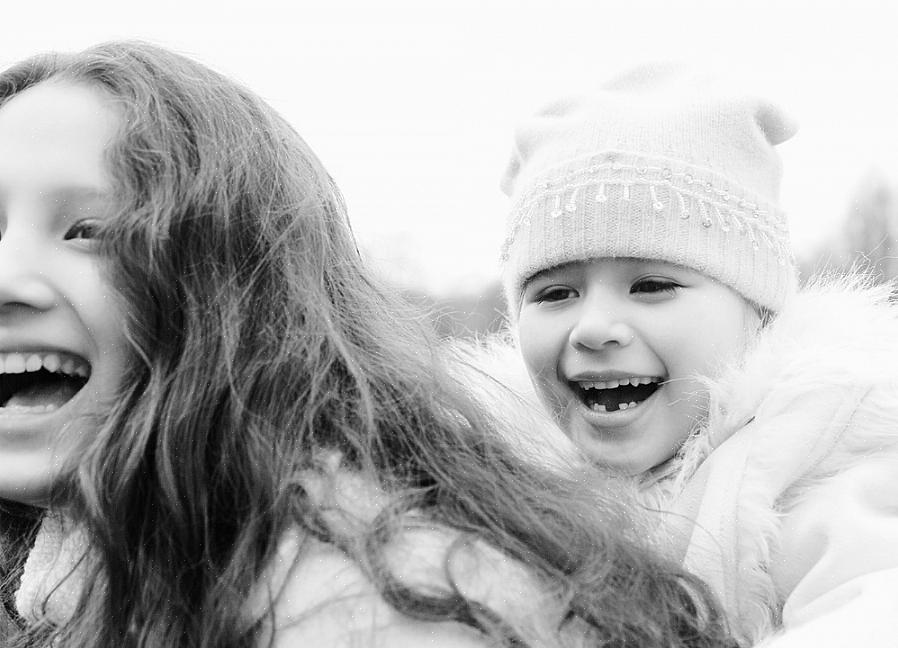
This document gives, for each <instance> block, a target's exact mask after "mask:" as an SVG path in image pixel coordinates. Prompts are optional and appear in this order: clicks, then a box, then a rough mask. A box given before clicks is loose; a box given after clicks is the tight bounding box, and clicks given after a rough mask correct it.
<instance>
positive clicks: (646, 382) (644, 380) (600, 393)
mask: <svg viewBox="0 0 898 648" xmlns="http://www.w3.org/2000/svg"><path fill="white" fill-rule="evenodd" d="M660 383H661V378H659V377H657V376H631V377H628V378H621V379H619V380H606V381H576V382H571V383H570V385H571V387H572V389H573V390H574V393H576V394H577V396H578V397H579V398H580V400H581V401H582V402H583V404H584V405H586V406H587V407H588V408H589V409H591V410H592V411H594V412H617V411H618V410H625V409H630V408H632V407H636V406H637V405H639V404H640V403H642V402H643V401H644V400H646V399H648V398H649V397H650V396H651V395H652V394H654V393H655V392H656V391H658V388H659V387H660Z"/></svg>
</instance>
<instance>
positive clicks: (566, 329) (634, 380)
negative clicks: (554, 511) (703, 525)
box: [518, 259, 759, 474]
mask: <svg viewBox="0 0 898 648" xmlns="http://www.w3.org/2000/svg"><path fill="white" fill-rule="evenodd" d="M758 324H759V320H758V316H757V315H756V314H755V313H754V310H753V309H752V308H751V307H750V306H749V304H748V303H747V302H745V301H744V300H743V299H742V298H741V297H739V296H738V295H737V294H736V293H735V292H734V291H732V290H731V289H730V288H728V287H726V286H724V285H723V284H721V283H718V282H717V281H714V280H713V279H710V278H708V277H706V276H704V275H702V274H700V273H698V272H696V271H694V270H689V269H687V268H683V267H680V266H675V265H672V264H669V263H664V262H659V261H647V260H640V259H599V260H595V261H590V262H586V263H572V264H568V265H564V266H561V267H558V268H554V269H551V270H548V271H546V272H543V273H540V274H538V275H536V276H535V277H534V278H533V279H531V280H530V281H529V282H528V283H527V285H526V286H525V288H524V296H523V302H522V306H521V312H520V318H519V322H518V327H519V330H518V333H519V336H520V342H521V347H522V350H523V354H524V360H525V362H526V364H527V367H528V370H529V371H530V375H531V377H532V378H533V382H534V384H535V385H536V388H537V391H538V392H539V394H540V398H541V399H542V400H543V402H544V404H545V405H547V406H548V407H549V408H550V410H551V411H552V412H553V414H554V415H555V416H556V418H557V420H558V422H559V424H560V425H561V427H562V429H563V430H564V431H565V433H566V434H568V436H570V437H571V438H572V439H573V440H574V442H575V443H577V444H578V445H579V446H580V448H581V449H583V450H584V451H585V452H586V453H587V454H588V455H589V456H590V457H591V458H592V459H593V460H595V461H596V462H597V463H599V464H602V465H605V466H609V467H612V468H615V469H618V470H621V471H623V472H625V473H627V474H638V473H641V472H643V471H646V470H648V469H650V468H652V467H654V466H657V465H658V464H660V463H662V462H664V461H666V460H667V459H669V458H670V457H672V456H673V455H674V453H675V452H676V451H677V449H678V448H679V447H680V445H681V444H682V443H683V441H684V440H685V439H686V438H687V436H688V435H689V433H690V432H691V431H692V429H693V426H694V424H695V422H696V421H697V420H698V419H700V418H701V417H702V416H703V415H704V414H705V413H706V412H707V395H706V393H705V390H703V388H702V385H701V383H700V382H699V381H698V380H696V377H697V376H699V375H705V376H714V375H715V373H717V372H718V370H719V368H720V366H721V365H722V364H723V363H725V362H727V361H728V360H731V359H733V358H734V357H735V356H737V355H738V354H739V353H741V352H742V351H743V350H744V349H745V347H746V344H747V340H748V336H749V335H751V331H754V330H756V329H757V326H758Z"/></svg>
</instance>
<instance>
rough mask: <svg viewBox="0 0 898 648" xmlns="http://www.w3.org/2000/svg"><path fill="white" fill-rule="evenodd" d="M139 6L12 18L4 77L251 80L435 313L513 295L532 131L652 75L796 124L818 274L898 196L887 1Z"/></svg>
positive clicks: (46, 9) (790, 154) (800, 180)
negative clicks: (835, 245)
mask: <svg viewBox="0 0 898 648" xmlns="http://www.w3.org/2000/svg"><path fill="white" fill-rule="evenodd" d="M129 4H133V5H134V6H135V7H136V6H137V3H128V2H125V1H124V0H117V1H113V0H81V1H71V0H53V1H51V2H47V1H45V2H32V3H29V2H27V1H26V0H20V2H18V3H17V4H16V5H13V4H12V3H10V2H5V3H4V7H3V13H4V14H5V17H4V18H3V22H4V23H5V24H4V29H3V38H2V45H0V65H2V66H3V67H5V66H6V65H8V64H10V63H12V62H14V61H16V60H18V59H21V58H24V57H26V56H29V55H31V54H33V53H37V52H39V51H44V50H50V49H61V50H72V49H80V48H83V47H86V46H88V45H91V44H93V43H95V42H98V41H102V40H109V39H114V38H139V39H144V40H149V41H152V42H155V43H158V44H160V45H164V46H168V47H171V48H173V49H175V50H177V51H180V52H182V53H184V54H187V55H190V56H192V57H194V58H197V59H199V60H200V61H202V62H204V63H206V64H208V65H210V66H212V67H214V68H216V69H218V70H220V71H222V72H224V73H226V74H228V75H230V76H232V77H234V78H236V79H238V80H239V81H241V82H243V83H245V84H246V85H248V86H249V87H250V88H252V89H253V90H255V91H256V92H258V93H259V94H260V95H261V96H263V97H264V98H265V99H267V100H268V101H269V102H270V103H271V104H272V105H274V106H275V107H276V108H277V109H278V110H279V111H280V112H281V113H282V114H284V115H285V116H286V117H287V118H288V120H289V121H290V122H291V123H293V125H294V126H295V127H296V129H297V130H298V131H299V132H300V134H302V135H303V137H304V138H305V139H306V140H307V141H308V142H309V143H310V144H311V146H312V147H313V148H314V149H315V151H316V152H317V153H318V155H319V156H320V157H321V158H322V160H323V162H324V163H325V166H327V167H328V169H329V170H330V171H331V173H332V175H333V176H334V177H335V178H336V180H337V183H338V184H339V185H340V187H341V189H342V191H343V193H344V195H345V197H346V200H347V203H348V205H349V210H350V218H351V220H352V223H353V227H354V230H355V232H356V235H357V237H358V239H359V243H360V245H361V247H362V249H363V252H364V253H365V254H366V256H367V257H368V258H369V259H370V260H371V261H372V262H373V263H375V264H376V265H378V266H379V267H380V268H381V269H382V270H384V271H386V272H387V273H389V275H390V276H391V277H392V278H393V279H395V280H397V281H399V282H400V283H402V284H404V285H406V286H409V287H416V288H422V289H426V290H430V291H432V292H435V293H447V292H450V291H473V290H476V289H477V287H479V286H481V285H483V284H484V283H485V282H487V281H489V280H491V279H493V278H495V277H496V276H497V275H498V265H497V257H498V248H499V245H500V242H501V240H502V236H503V226H504V219H505V212H506V198H505V196H504V195H503V194H502V193H501V192H500V191H499V188H498V182H499V178H500V176H501V174H502V171H503V169H504V165H505V163H506V161H507V157H508V155H509V154H510V151H511V144H512V134H513V128H514V124H515V123H516V122H517V121H519V120H521V119H523V118H525V117H527V116H529V115H530V114H531V113H533V112H534V111H535V110H536V109H538V108H539V107H540V105H541V104H543V103H545V102H546V101H548V100H551V99H553V98H555V97H556V96H560V95H563V94H569V93H574V92H577V91H579V90H583V89H588V88H590V87H595V86H596V85H597V84H598V83H600V82H601V81H602V80H604V79H606V78H608V77H609V76H612V75H613V74H615V73H617V72H619V71H621V70H623V69H625V68H627V67H630V66H632V65H634V64H638V63H641V62H646V61H653V60H676V61H705V62H712V63H714V64H715V66H716V67H718V68H723V69H732V70H734V71H738V74H740V75H741V76H743V77H749V78H753V79H755V80H756V81H757V82H758V83H760V84H761V85H762V86H763V87H765V88H768V89H769V91H770V94H771V96H773V97H774V98H776V99H778V100H779V101H780V103H782V104H784V105H785V106H786V107H787V108H788V109H789V110H790V111H791V112H792V113H793V114H794V115H795V116H796V117H797V118H798V120H799V121H800V123H801V130H800V132H799V134H798V135H797V136H796V137H795V138H794V139H793V140H791V141H790V142H787V143H786V144H785V145H783V146H782V147H781V151H782V154H783V159H784V165H785V179H784V183H783V206H784V207H785V209H786V210H787V212H788V213H789V214H790V216H791V221H792V230H793V239H794V242H795V245H796V250H797V252H798V253H799V254H800V255H802V254H808V253H809V252H810V251H811V250H812V249H814V248H815V247H818V246H820V245H821V244H822V243H823V242H824V241H825V240H826V238H827V237H829V236H833V235H834V233H835V232H836V231H837V228H838V223H839V221H840V219H842V218H843V217H844V216H845V215H846V213H848V210H849V208H850V198H851V194H852V191H853V190H854V189H855V188H856V186H857V184H858V181H859V179H860V177H861V176H862V175H863V174H864V173H866V172H868V171H869V170H870V169H871V168H880V169H882V171H883V172H884V173H885V174H886V175H888V176H890V177H893V178H895V179H896V180H898V37H896V31H898V30H896V26H898V8H896V9H893V8H892V7H891V6H890V5H892V4H894V3H892V2H891V1H889V0H881V1H878V2H877V1H874V0H842V1H840V2H834V1H833V0H816V1H814V0H779V1H776V0H756V1H751V0H743V1H741V2H737V1H733V0H704V1H702V0H616V1H614V2H608V1H600V0H593V1H591V2H588V1H585V0H581V1H575V0H451V1H450V0H446V1H436V0H381V1H375V0H370V1H365V0H320V1H303V0H294V1H293V2H287V1H285V2H274V1H272V0H258V1H256V2H245V3H238V2H233V1H231V0H219V1H217V2H212V1H203V2H188V1H184V0H182V1H181V2H175V1H172V0H159V1H156V2H142V3H140V8H132V7H129V6H128V5H129ZM54 5H57V6H54Z"/></svg>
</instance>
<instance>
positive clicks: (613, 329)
mask: <svg viewBox="0 0 898 648" xmlns="http://www.w3.org/2000/svg"><path fill="white" fill-rule="evenodd" d="M635 338H636V332H635V331H634V330H633V327H632V326H630V324H628V323H627V322H626V321H625V320H624V319H623V318H621V317H620V316H618V315H615V314H613V313H609V312H607V311H605V310H601V309H597V308H588V309H584V312H583V313H582V314H581V316H580V317H579V318H578V319H577V321H576V322H575V323H574V326H573V328H572V329H571V332H570V334H569V335H568V341H569V342H570V345H571V346H572V347H573V348H574V349H577V350H580V351H600V350H604V349H608V348H614V347H625V346H628V345H629V344H631V343H632V342H633V340H634V339H635Z"/></svg>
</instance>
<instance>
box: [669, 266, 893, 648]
mask: <svg viewBox="0 0 898 648" xmlns="http://www.w3.org/2000/svg"><path fill="white" fill-rule="evenodd" d="M710 396H711V399H710V408H709V416H708V419H707V422H706V424H705V425H704V427H703V429H702V430H701V431H700V433H699V434H697V435H696V436H695V437H693V438H692V439H690V440H689V441H688V442H687V444H686V445H685V446H684V448H683V449H682V452H681V455H680V456H679V457H678V458H677V459H676V460H675V464H676V466H677V468H678V470H677V473H678V474H677V475H676V476H675V477H674V478H673V479H674V480H675V482H676V484H677V488H674V489H673V491H674V492H675V493H676V495H675V496H674V498H673V503H672V504H671V507H670V508H671V509H672V511H673V513H674V514H673V515H670V516H667V518H668V520H667V521H668V523H669V524H668V525H667V527H666V528H667V531H668V533H669V534H670V536H669V537H670V540H671V542H673V544H674V545H677V544H679V548H680V551H681V553H682V554H683V562H684V564H685V566H686V567H687V568H688V569H689V570H690V571H692V572H694V573H695V574H697V575H699V576H700V577H702V578H703V579H704V580H705V581H706V582H707V583H708V584H709V585H710V586H711V588H712V589H713V590H714V592H715V593H716V594H717V595H718V596H719V598H720V600H721V602H722V603H723V606H724V608H725V609H726V611H727V612H728V616H729V618H730V619H731V620H732V624H733V631H734V632H735V634H736V635H737V637H738V638H740V640H741V641H743V642H745V643H746V644H747V645H753V644H756V643H757V642H759V641H761V640H763V639H764V638H765V637H766V638H767V640H766V641H763V642H762V645H763V646H765V648H774V647H775V648H796V647H804V646H814V647H817V648H825V647H828V646H833V647H835V646H894V645H898V305H893V304H892V303H890V292H889V288H888V287H887V286H886V287H879V288H865V287H861V286H858V285H857V284H856V283H855V284H852V283H851V282H850V281H848V280H843V281H842V283H838V284H829V285H823V284H818V285H816V286H814V287H811V288H808V289H806V290H804V291H802V292H800V293H799V294H798V295H796V296H795V297H794V298H793V299H792V301H791V302H789V303H788V304H787V306H786V307H785V308H784V309H783V310H782V312H781V313H780V314H779V315H778V316H777V317H776V318H775V319H774V320H773V322H772V323H770V324H769V325H767V326H766V327H765V328H764V329H763V330H762V332H761V334H760V336H759V338H758V340H757V342H756V344H754V345H753V346H752V348H751V349H750V350H749V351H748V353H747V354H746V356H745V357H744V360H743V361H742V362H741V363H740V364H739V365H738V366H735V367H733V368H731V369H730V370H728V371H727V372H725V373H724V374H723V375H722V376H720V377H719V378H718V379H716V380H714V381H713V382H711V383H710ZM668 487H669V484H668ZM683 520H690V521H694V524H689V523H686V524H685V525H684V523H683ZM678 538H679V540H678ZM771 635H772V636H771Z"/></svg>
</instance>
